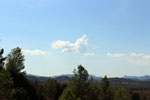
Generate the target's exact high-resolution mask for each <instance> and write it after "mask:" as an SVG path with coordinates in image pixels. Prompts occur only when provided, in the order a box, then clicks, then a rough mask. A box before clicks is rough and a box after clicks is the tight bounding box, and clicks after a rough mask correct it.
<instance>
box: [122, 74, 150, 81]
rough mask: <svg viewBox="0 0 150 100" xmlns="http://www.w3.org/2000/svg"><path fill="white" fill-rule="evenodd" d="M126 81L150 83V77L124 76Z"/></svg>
mask: <svg viewBox="0 0 150 100" xmlns="http://www.w3.org/2000/svg"><path fill="white" fill-rule="evenodd" d="M123 78H125V79H132V80H136V81H150V75H145V76H124V77H123Z"/></svg>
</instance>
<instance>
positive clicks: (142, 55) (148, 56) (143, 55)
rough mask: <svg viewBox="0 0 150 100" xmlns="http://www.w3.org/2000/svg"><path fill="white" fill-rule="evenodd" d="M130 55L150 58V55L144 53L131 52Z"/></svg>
mask: <svg viewBox="0 0 150 100" xmlns="http://www.w3.org/2000/svg"><path fill="white" fill-rule="evenodd" d="M129 55H130V56H132V57H142V58H144V59H146V60H148V59H150V55H146V54H144V53H129Z"/></svg>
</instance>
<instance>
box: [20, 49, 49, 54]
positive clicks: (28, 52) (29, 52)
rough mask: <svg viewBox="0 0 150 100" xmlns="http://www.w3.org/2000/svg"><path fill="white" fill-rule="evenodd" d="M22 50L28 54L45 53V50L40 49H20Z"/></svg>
mask: <svg viewBox="0 0 150 100" xmlns="http://www.w3.org/2000/svg"><path fill="white" fill-rule="evenodd" d="M22 52H23V53H25V54H30V55H45V54H47V52H45V51H41V50H25V49H22Z"/></svg>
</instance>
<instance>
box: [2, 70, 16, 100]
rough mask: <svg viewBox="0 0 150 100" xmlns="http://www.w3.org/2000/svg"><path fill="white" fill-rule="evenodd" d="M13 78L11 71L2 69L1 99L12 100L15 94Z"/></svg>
mask: <svg viewBox="0 0 150 100" xmlns="http://www.w3.org/2000/svg"><path fill="white" fill-rule="evenodd" d="M12 87H13V80H12V77H11V76H10V74H9V72H7V71H5V70H2V71H0V100H11V99H12V97H13V94H14V92H15V91H14V89H13V88H12Z"/></svg>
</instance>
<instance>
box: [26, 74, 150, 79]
mask: <svg viewBox="0 0 150 100" xmlns="http://www.w3.org/2000/svg"><path fill="white" fill-rule="evenodd" d="M27 77H30V78H31V77H36V78H42V79H47V78H50V77H47V76H39V75H33V74H27ZM61 77H68V78H72V74H62V75H56V76H52V77H51V78H53V79H58V78H61ZM88 78H89V79H90V78H93V79H94V80H100V79H102V78H103V77H101V76H95V75H89V77H88ZM120 78H123V79H130V80H135V81H150V75H145V76H127V75H125V76H123V77H120Z"/></svg>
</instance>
